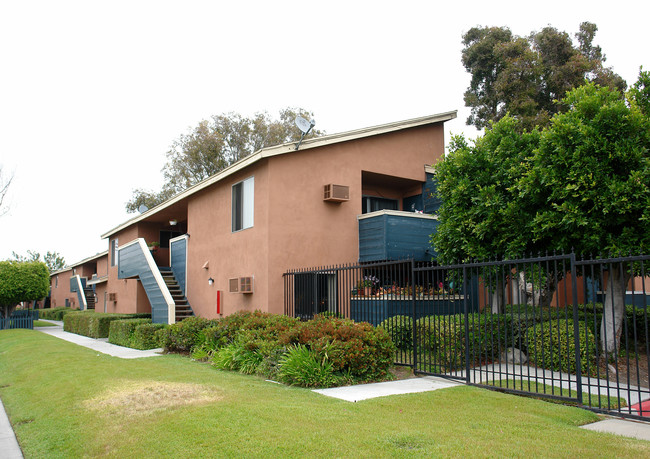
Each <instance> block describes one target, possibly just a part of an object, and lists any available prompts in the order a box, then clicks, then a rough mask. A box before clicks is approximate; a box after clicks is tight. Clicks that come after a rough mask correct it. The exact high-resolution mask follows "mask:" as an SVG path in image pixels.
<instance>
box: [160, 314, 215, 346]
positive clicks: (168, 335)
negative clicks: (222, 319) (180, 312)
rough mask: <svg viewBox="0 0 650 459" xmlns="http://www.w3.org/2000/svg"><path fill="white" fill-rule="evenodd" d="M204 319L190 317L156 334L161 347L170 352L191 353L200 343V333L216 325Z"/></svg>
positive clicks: (212, 321)
mask: <svg viewBox="0 0 650 459" xmlns="http://www.w3.org/2000/svg"><path fill="white" fill-rule="evenodd" d="M216 322H217V321H215V320H208V319H205V318H203V317H188V318H187V319H185V320H183V321H181V322H177V323H175V324H172V325H170V326H168V327H165V328H163V329H161V330H158V331H157V332H156V334H157V336H158V337H159V339H160V341H159V342H160V345H161V346H162V347H164V348H165V350H166V351H168V352H184V353H185V352H190V351H191V350H192V348H193V347H194V346H196V345H197V343H199V339H200V332H201V330H203V329H204V328H207V327H210V326H213V325H215V324H216Z"/></svg>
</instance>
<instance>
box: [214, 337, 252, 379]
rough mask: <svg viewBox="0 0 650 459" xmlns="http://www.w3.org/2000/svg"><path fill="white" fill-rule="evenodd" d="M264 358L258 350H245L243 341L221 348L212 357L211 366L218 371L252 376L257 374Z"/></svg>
mask: <svg viewBox="0 0 650 459" xmlns="http://www.w3.org/2000/svg"><path fill="white" fill-rule="evenodd" d="M263 360H264V356H263V355H262V353H261V352H259V350H258V349H247V348H246V346H245V343H244V342H243V341H238V342H234V343H230V344H228V345H227V346H224V347H222V348H221V349H219V350H218V351H216V353H215V354H214V355H213V357H212V365H213V366H215V367H216V368H219V369H220V370H231V371H239V372H240V373H244V374H248V375H252V374H256V373H257V369H258V367H259V366H260V365H261V363H262V361H263Z"/></svg>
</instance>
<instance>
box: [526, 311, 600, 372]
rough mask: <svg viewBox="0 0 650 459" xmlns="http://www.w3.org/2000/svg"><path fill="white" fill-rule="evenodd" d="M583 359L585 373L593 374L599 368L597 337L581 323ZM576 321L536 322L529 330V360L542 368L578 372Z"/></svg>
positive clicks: (579, 328)
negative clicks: (597, 365)
mask: <svg viewBox="0 0 650 459" xmlns="http://www.w3.org/2000/svg"><path fill="white" fill-rule="evenodd" d="M578 330H579V341H580V361H581V362H582V373H583V374H592V373H593V371H594V370H595V365H594V364H595V358H596V338H595V337H594V334H593V333H592V332H591V330H589V328H588V327H586V326H585V324H584V323H582V322H581V323H579V325H578ZM573 331H574V322H573V320H571V319H559V320H553V321H549V322H542V323H539V324H535V325H534V326H533V327H531V328H529V329H528V333H527V335H526V349H527V351H528V359H529V361H530V362H531V363H532V364H534V365H537V366H538V367H541V368H546V369H548V370H553V371H561V372H564V373H571V374H575V372H576V357H575V351H576V348H575V340H574V334H573Z"/></svg>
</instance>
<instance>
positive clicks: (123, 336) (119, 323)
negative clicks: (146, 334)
mask: <svg viewBox="0 0 650 459" xmlns="http://www.w3.org/2000/svg"><path fill="white" fill-rule="evenodd" d="M145 323H151V319H126V320H113V321H112V322H111V323H110V331H109V333H108V342H109V343H112V344H117V345H118V346H124V347H133V333H134V332H135V329H136V327H137V326H138V325H142V324H145Z"/></svg>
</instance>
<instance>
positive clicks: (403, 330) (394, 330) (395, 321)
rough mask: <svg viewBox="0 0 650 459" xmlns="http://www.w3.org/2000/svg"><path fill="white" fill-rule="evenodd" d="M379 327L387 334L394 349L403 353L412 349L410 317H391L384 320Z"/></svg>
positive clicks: (411, 321)
mask: <svg viewBox="0 0 650 459" xmlns="http://www.w3.org/2000/svg"><path fill="white" fill-rule="evenodd" d="M379 327H381V328H383V329H384V330H386V331H387V332H388V334H389V335H390V338H391V339H392V340H393V343H394V344H395V347H396V348H397V349H400V350H403V351H410V350H411V349H413V318H412V317H411V316H393V317H389V318H388V319H386V320H384V321H383V322H382V323H380V324H379Z"/></svg>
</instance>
